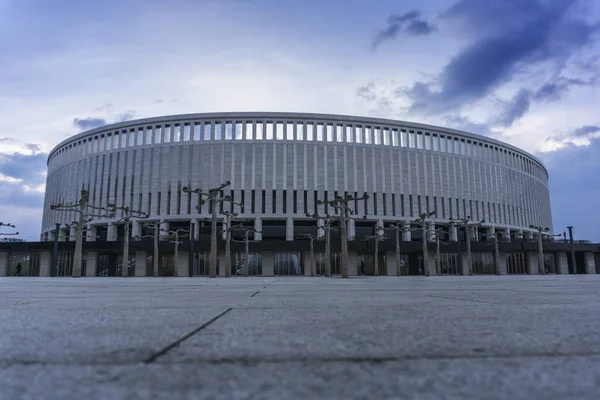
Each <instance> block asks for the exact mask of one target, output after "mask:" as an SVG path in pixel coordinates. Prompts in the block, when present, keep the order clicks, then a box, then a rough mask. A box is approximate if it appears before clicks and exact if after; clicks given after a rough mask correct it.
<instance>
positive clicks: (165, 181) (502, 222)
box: [41, 112, 557, 275]
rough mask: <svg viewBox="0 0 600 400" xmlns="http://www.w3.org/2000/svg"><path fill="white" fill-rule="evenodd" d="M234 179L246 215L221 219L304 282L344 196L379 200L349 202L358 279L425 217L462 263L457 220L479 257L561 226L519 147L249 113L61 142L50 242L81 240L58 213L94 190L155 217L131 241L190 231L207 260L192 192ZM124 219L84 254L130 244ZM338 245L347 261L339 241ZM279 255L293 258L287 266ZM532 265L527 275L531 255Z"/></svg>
mask: <svg viewBox="0 0 600 400" xmlns="http://www.w3.org/2000/svg"><path fill="white" fill-rule="evenodd" d="M226 181H230V182H231V184H230V185H229V186H227V187H226V188H224V190H223V194H224V195H229V196H231V198H232V199H233V200H234V201H235V202H236V203H242V204H243V206H239V205H231V204H229V203H223V204H222V205H221V206H220V209H219V212H221V213H222V212H224V211H227V210H229V211H233V212H235V213H237V214H238V215H237V217H236V219H237V220H238V222H241V223H243V224H245V225H248V226H252V227H253V228H255V229H256V230H257V231H260V232H261V233H257V234H256V235H255V237H254V243H253V245H254V246H255V247H254V248H255V250H256V251H257V253H256V254H260V255H261V263H263V264H264V263H265V260H264V259H263V258H264V256H265V255H264V252H267V253H269V254H268V255H267V256H266V257H267V259H268V260H267V264H273V263H274V264H277V260H275V261H272V260H271V257H275V259H277V257H280V258H281V257H283V258H281V259H282V260H287V261H283V264H285V265H286V267H285V268H289V265H288V264H290V263H291V264H293V268H294V269H295V272H299V271H300V270H304V268H303V267H299V265H300V264H301V265H304V264H305V260H304V258H305V257H304V253H305V251H306V248H307V247H306V246H307V245H306V241H303V240H299V236H300V235H301V234H302V233H315V234H316V235H319V236H320V235H323V230H322V229H318V226H319V225H320V224H321V221H320V220H318V219H315V218H314V217H313V216H312V214H319V215H327V214H334V213H335V210H333V209H328V208H327V205H323V204H318V201H319V200H332V199H333V198H335V197H336V196H346V195H351V196H356V197H360V196H363V195H365V194H366V195H368V200H366V201H364V202H362V201H357V202H355V204H351V208H353V210H354V212H355V215H357V216H361V217H364V219H361V220H357V221H354V220H353V221H350V223H349V226H348V233H349V240H350V243H351V246H350V250H351V251H352V252H353V254H354V256H353V257H352V259H351V262H352V263H353V264H354V265H350V269H351V271H352V270H353V271H355V273H356V272H357V269H358V268H360V267H359V264H360V265H363V266H364V265H365V262H366V261H365V260H367V261H369V260H368V259H366V258H365V254H368V253H369V249H371V250H370V251H372V247H373V246H372V243H371V244H370V245H369V243H368V241H365V240H363V239H364V238H365V237H368V236H370V235H373V234H377V233H380V234H384V232H383V231H382V230H380V229H378V227H388V226H390V224H405V225H406V226H407V228H409V227H410V226H411V223H413V222H414V220H415V219H416V218H418V217H419V216H420V215H421V214H422V213H435V215H434V216H432V217H431V218H430V219H428V221H429V222H428V231H429V232H430V237H429V239H430V240H432V239H433V238H434V237H435V233H434V232H435V231H436V230H438V231H442V234H443V240H444V244H445V245H447V246H448V247H447V251H448V252H449V254H455V253H456V252H457V251H458V252H460V243H461V241H464V240H465V235H464V232H461V230H460V229H457V227H456V226H450V227H448V226H447V223H448V222H449V221H450V220H451V219H461V218H465V217H467V216H469V217H470V218H471V219H472V220H473V221H483V222H482V223H481V224H480V225H478V226H477V227H476V228H475V229H474V232H473V241H474V242H476V243H482V246H486V245H487V243H488V242H489V239H490V238H491V237H492V236H496V237H498V238H501V239H502V242H503V244H508V243H513V244H514V243H516V242H519V241H520V242H521V250H523V241H532V240H533V239H534V235H536V234H537V230H535V229H532V228H531V227H532V226H536V227H548V228H549V230H550V231H552V228H553V226H552V216H551V210H550V195H549V191H548V172H547V170H546V168H545V167H544V166H543V164H542V163H541V162H540V161H539V160H538V159H537V158H536V157H534V156H533V155H531V154H529V153H527V152H525V151H523V150H521V149H519V148H516V147H514V146H511V145H509V144H506V143H503V142H500V141H498V140H494V139H492V138H488V137H484V136H480V135H475V134H471V133H467V132H462V131H457V130H452V129H446V128H441V127H436V126H430V125H424V124H418V123H411V122H404V121H395V120H388V119H375V118H363V117H352V116H342V115H325V114H301V113H250V112H246V113H242V112H240V113H207V114H185V115H173V116H165V117H157V118H148V119H141V120H135V121H126V122H122V123H117V124H113V125H107V126H103V127H99V128H96V129H92V130H89V131H86V132H83V133H80V134H77V135H75V136H73V137H70V138H69V139H67V140H65V141H63V142H62V143H60V144H59V145H58V146H56V147H55V148H54V149H53V150H52V151H51V153H50V154H49V157H48V176H47V185H46V197H45V202H44V213H43V221H42V232H41V241H42V242H48V241H54V240H55V239H56V235H58V239H59V240H60V241H69V237H72V236H73V235H74V233H73V228H72V227H71V228H70V230H69V228H68V224H69V223H70V222H72V221H75V220H76V219H77V216H76V215H75V214H74V213H68V212H60V211H56V210H51V207H50V206H51V205H52V204H57V203H61V204H75V203H77V202H78V200H79V197H80V191H81V189H86V190H87V191H88V192H89V200H90V204H92V205H94V206H96V207H106V206H107V205H108V204H109V203H115V204H117V205H118V206H120V207H130V208H131V209H134V210H140V211H144V212H146V213H148V214H149V218H148V219H144V220H135V219H134V220H133V221H132V224H131V232H132V233H131V235H132V237H133V238H143V237H147V236H149V235H150V231H149V230H148V229H149V228H148V227H147V223H148V222H159V223H160V224H161V227H163V228H164V229H165V230H167V229H170V230H174V229H182V230H183V229H186V228H189V227H190V226H192V227H193V228H192V229H193V234H192V236H193V238H194V239H195V240H196V241H198V242H199V243H198V245H197V247H196V249H197V250H198V251H202V249H203V246H204V243H203V241H205V240H206V239H207V232H208V231H207V229H208V222H207V219H208V218H210V215H211V204H204V205H202V204H201V202H200V197H199V196H198V195H197V194H194V193H186V192H185V191H183V190H182V189H183V188H184V187H186V188H192V189H195V188H199V189H201V190H202V191H203V192H206V191H208V190H209V189H211V188H215V187H219V186H220V185H221V184H222V183H223V182H226ZM122 216H123V215H116V216H115V217H114V218H112V219H111V218H96V219H94V220H93V221H91V222H90V223H89V225H88V227H87V228H88V229H87V231H86V242H87V243H86V245H87V246H88V247H89V246H92V245H93V244H92V243H94V242H103V243H104V242H106V243H111V242H112V243H114V242H120V241H122V238H123V234H124V229H123V223H122V221H120V218H121V217H122ZM191 223H193V225H192V224H191ZM57 224H59V225H57ZM57 226H58V229H57ZM420 235H421V233H420V232H418V231H412V233H411V232H410V231H407V232H404V233H403V237H402V241H403V242H406V243H405V244H406V245H405V246H403V248H405V249H406V251H407V252H409V253H410V251H411V249H412V248H413V247H412V246H411V242H415V241H420V240H421V236H420ZM385 240H386V238H384V243H385ZM332 243H333V246H334V248H333V251H334V254H336V253H335V251H336V244H335V240H332ZM352 243H354V244H352ZM97 246H101V245H100V244H97ZM105 246H106V245H105ZM235 246H236V245H234V248H235ZM456 246H458V250H457V249H456ZM463 246H464V243H463ZM183 247H184V248H185V247H186V245H184V246H183ZM222 248H223V247H222V246H221V248H220V250H221V249H222ZM365 249H366V250H365ZM276 250H281V251H282V254H284V255H280V256H278V255H277V254H279V252H277V251H276ZM388 250H389V249H388ZM482 250H483V251H484V252H486V251H487V252H489V251H490V250H489V248H487V250H486V248H485V247H482ZM415 251H416V248H415ZM271 252H274V253H273V254H270V253H271ZM365 252H366V253H365ZM452 252H454V253H452ZM184 253H185V252H184ZM363 253H364V254H363ZM290 254H291V256H290ZM361 254H363V256H361ZM383 254H384V260H383V265H384V268H387V267H386V265H387V264H389V266H392V265H393V263H392V262H390V261H389V258H391V257H388V260H387V261H386V260H385V254H386V253H385V245H384V251H383ZM409 255H410V254H408V255H407V260H406V264H407V271H409V272H410V271H413V270H421V271H422V266H419V262H420V261H419V260H417V259H416V258H415V259H414V260H409V257H408V256H409ZM138 257H140V256H139V255H138ZM182 257H184V256H182ZM194 257H196V258H194V259H192V258H193V257H190V260H191V261H190V267H189V271H190V272H189V274H190V275H195V274H196V273H195V272H194V271H196V272H197V269H198V268H200V267H199V266H198V265H199V264H202V263H203V262H204V259H203V258H202V257H203V253H200V255H195V256H194ZM290 257H291V258H290ZM361 257H362V258H361ZM448 257H450V258H452V256H451V255H450V256H448ZM367 258H368V257H367ZM484 258H485V257H484ZM234 259H235V257H234ZM290 259H291V260H292V261H290ZM523 259H524V261H523V262H524V264H527V263H528V260H527V256H526V255H524V256H523ZM453 260H454V259H453ZM138 261H139V259H138ZM238 261H239V260H238ZM445 261H446V262H447V263H450V264H452V263H454V264H456V260H454V261H451V260H450V261H449V260H446V259H445ZM510 262H511V261H510V260H508V261H505V262H504V264H507V263H508V264H510ZM181 263H183V261H182V262H181ZM138 264H139V263H138ZM176 264H177V265H179V264H180V263H179V260H178V262H177V263H176ZM380 264H381V263H380ZM482 264H485V262H484V261H482ZM554 264H555V265H556V264H557V262H555V263H554ZM411 266H412V267H411ZM181 268H184V269H185V270H186V271H187V269H186V268H187V267H181ZM232 268H234V267H232ZM273 268H275V272H277V268H278V267H277V266H275V267H268V268H267V270H268V272H266V273H265V271H264V270H263V271H262V272H263V274H267V275H269V274H271V273H272V271H273ZM411 268H412V269H411ZM506 268H509V267H506ZM524 268H525V269H527V270H529V269H531V270H533V269H534V268H528V267H527V266H526V265H525V266H524ZM461 269H462V267H461V266H458V267H457V270H458V271H461ZM383 272H384V273H385V272H389V271H387V270H384V271H383ZM136 274H137V273H136ZM183 275H187V273H184V274H183Z"/></svg>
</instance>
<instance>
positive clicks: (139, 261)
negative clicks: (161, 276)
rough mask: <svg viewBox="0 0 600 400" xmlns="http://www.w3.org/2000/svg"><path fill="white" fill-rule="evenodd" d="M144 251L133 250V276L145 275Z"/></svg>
mask: <svg viewBox="0 0 600 400" xmlns="http://www.w3.org/2000/svg"><path fill="white" fill-rule="evenodd" d="M146 257H147V255H146V252H145V251H136V252H135V276H146V260H147V258H146Z"/></svg>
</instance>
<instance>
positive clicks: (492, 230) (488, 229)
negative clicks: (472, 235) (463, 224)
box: [485, 226, 496, 241]
mask: <svg viewBox="0 0 600 400" xmlns="http://www.w3.org/2000/svg"><path fill="white" fill-rule="evenodd" d="M485 233H486V236H487V240H488V241H491V240H492V237H493V236H494V235H496V228H494V227H493V226H490V227H486V228H485Z"/></svg>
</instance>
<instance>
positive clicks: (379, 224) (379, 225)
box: [375, 218, 385, 236]
mask: <svg viewBox="0 0 600 400" xmlns="http://www.w3.org/2000/svg"><path fill="white" fill-rule="evenodd" d="M379 228H383V219H381V218H379V219H378V220H377V226H376V227H375V233H376V234H377V236H383V235H384V234H385V231H384V230H383V229H379Z"/></svg>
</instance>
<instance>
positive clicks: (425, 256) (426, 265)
mask: <svg viewBox="0 0 600 400" xmlns="http://www.w3.org/2000/svg"><path fill="white" fill-rule="evenodd" d="M422 231H423V239H422V240H421V242H422V246H423V274H424V275H425V276H430V275H431V272H430V271H429V254H428V253H427V228H426V225H425V221H423V223H422Z"/></svg>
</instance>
